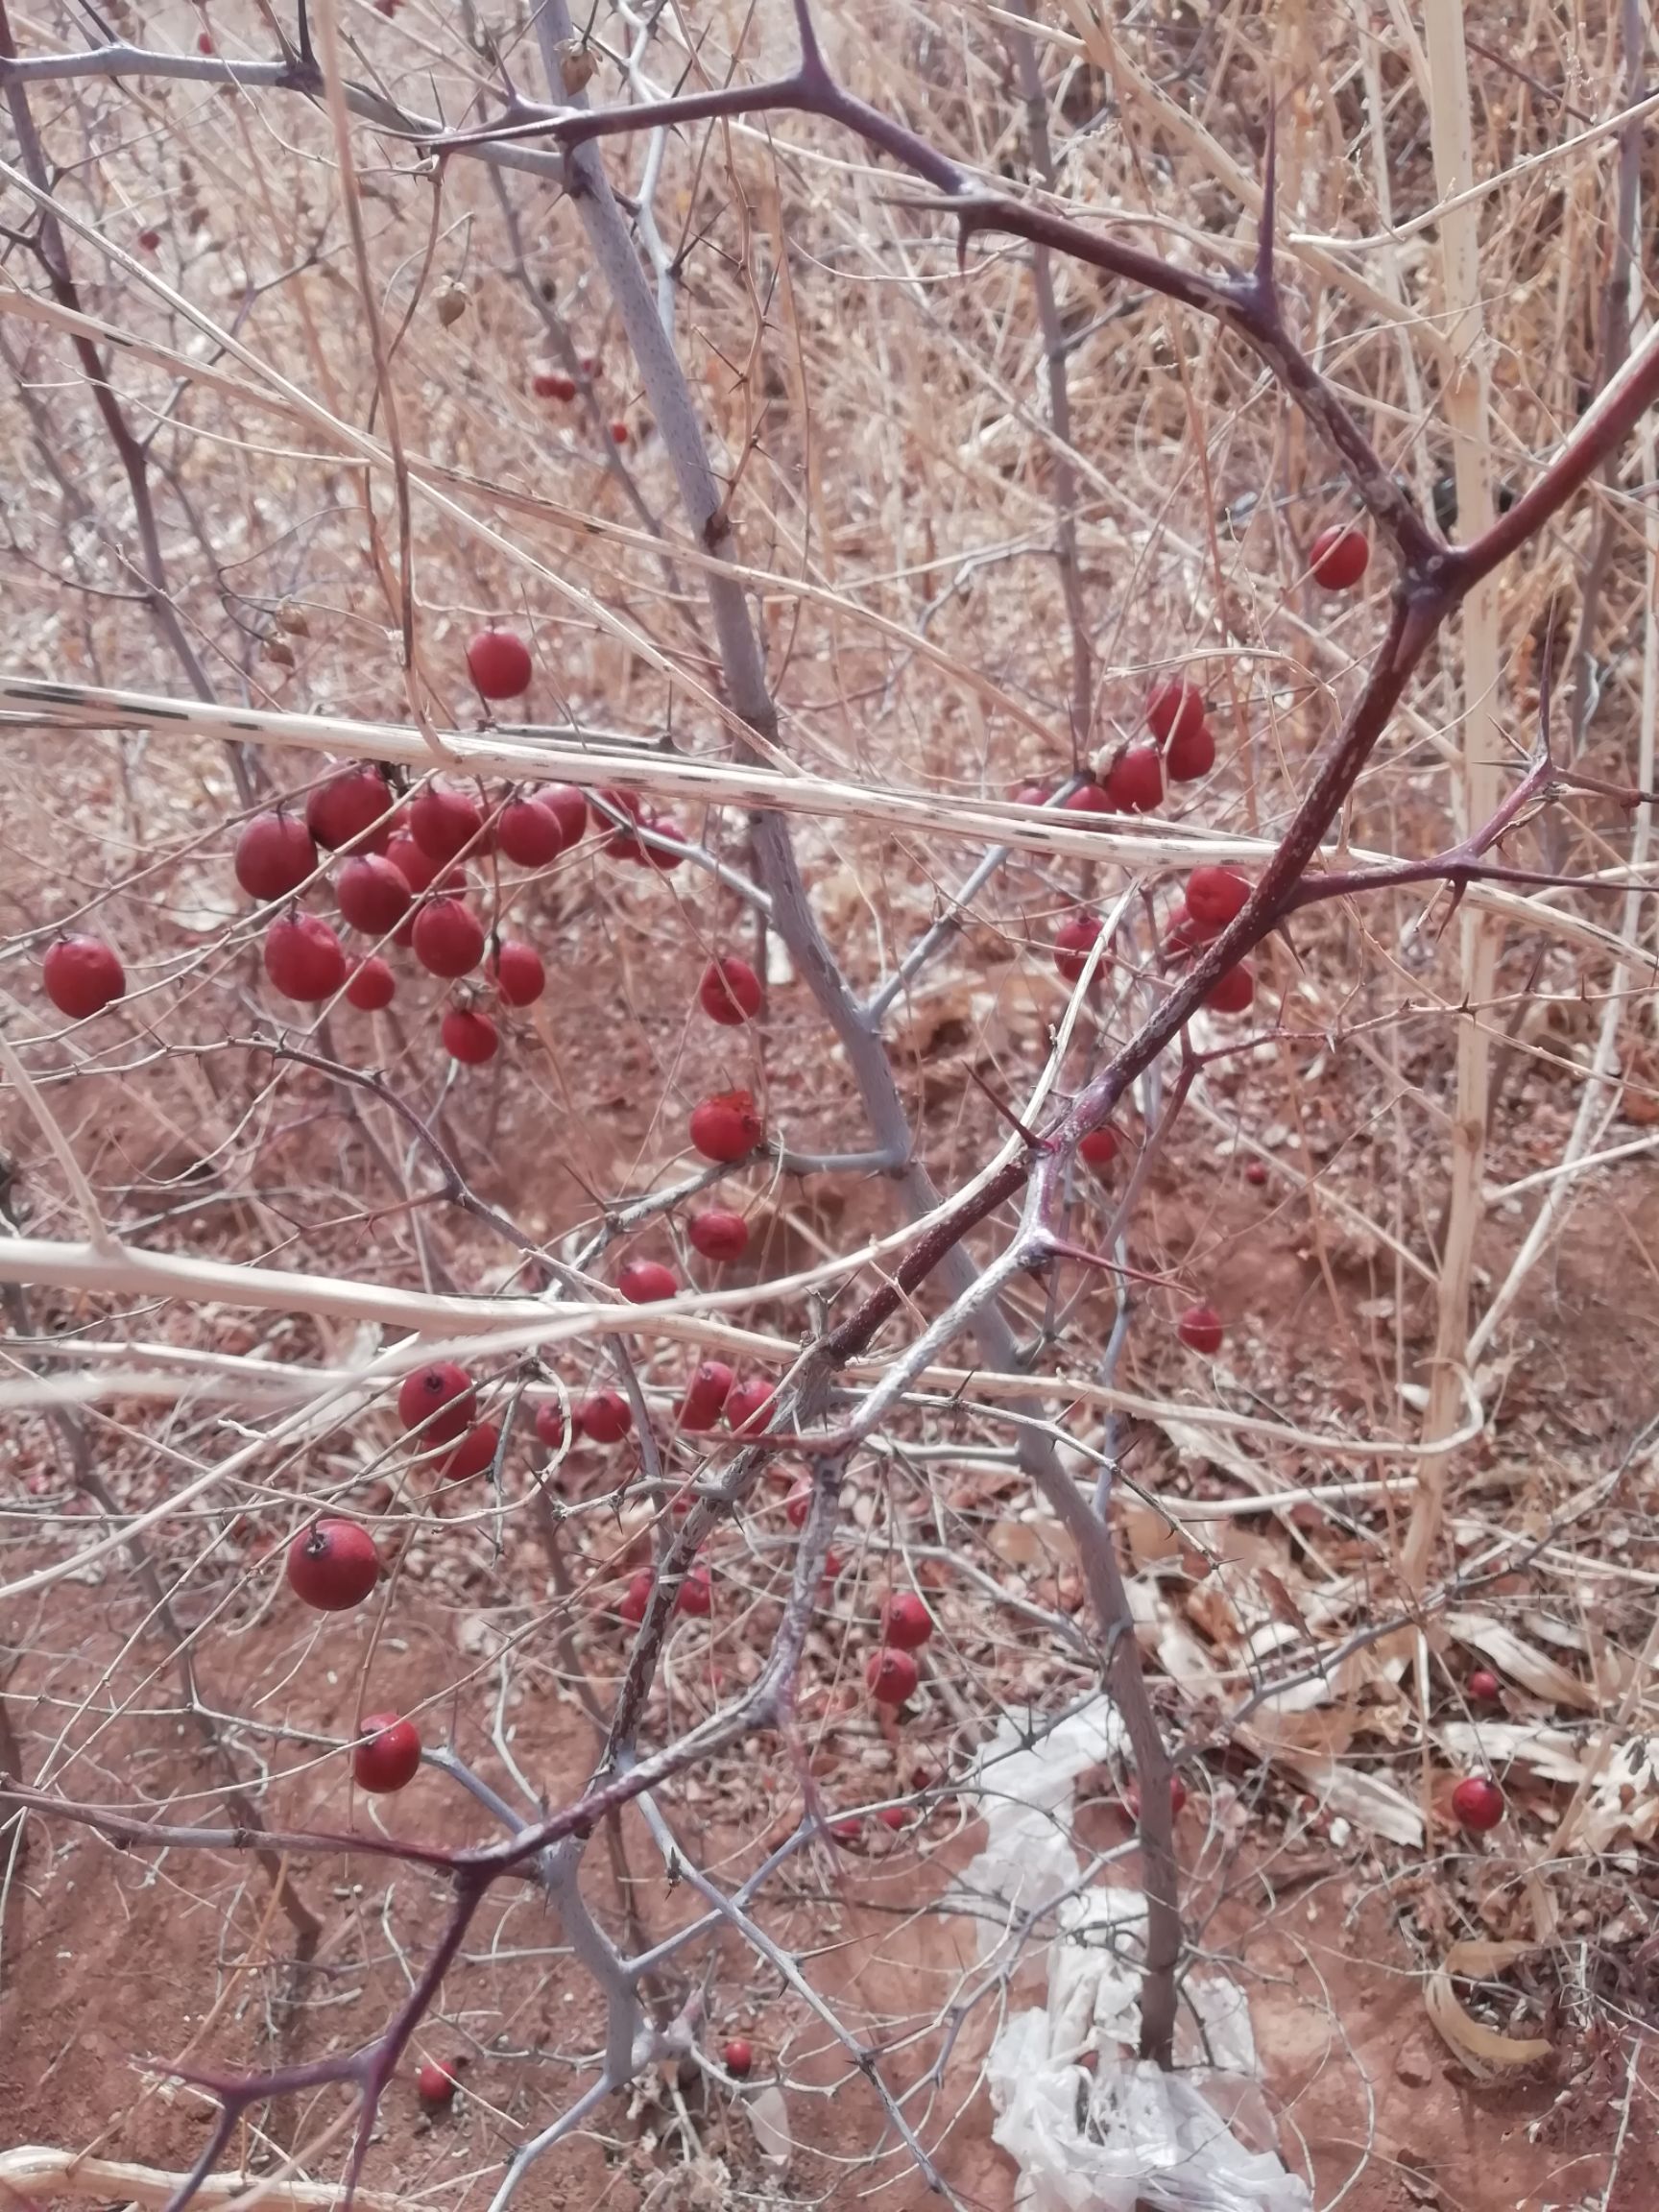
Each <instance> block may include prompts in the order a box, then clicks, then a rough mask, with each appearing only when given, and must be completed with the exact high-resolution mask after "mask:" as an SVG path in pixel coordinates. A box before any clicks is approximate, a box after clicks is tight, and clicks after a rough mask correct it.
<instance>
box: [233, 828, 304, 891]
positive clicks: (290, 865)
mask: <svg viewBox="0 0 1659 2212" xmlns="http://www.w3.org/2000/svg"><path fill="white" fill-rule="evenodd" d="M230 865H231V867H232V868H233V869H234V870H235V873H236V880H237V882H238V883H240V884H241V886H242V888H243V890H244V891H246V892H247V894H248V896H249V898H250V899H257V900H258V901H259V902H260V904H261V905H268V904H269V903H270V902H271V901H272V900H273V899H286V898H287V896H288V894H289V892H290V891H298V890H299V888H300V886H301V883H303V882H304V881H305V879H306V878H307V877H309V876H310V875H312V874H313V872H314V871H315V869H316V866H317V848H316V846H315V845H314V844H313V843H312V842H311V832H310V830H309V829H306V827H305V825H304V823H303V822H301V820H300V819H299V817H298V815H294V814H283V813H281V812H279V811H276V809H272V810H269V811H267V812H266V813H263V814H254V815H252V816H250V818H249V819H248V820H247V821H246V822H244V823H243V825H242V830H241V834H240V835H239V836H238V838H237V840H236V851H235V853H234V854H233V855H232V857H231V862H230Z"/></svg>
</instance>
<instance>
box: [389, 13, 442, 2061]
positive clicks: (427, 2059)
mask: <svg viewBox="0 0 1659 2212" xmlns="http://www.w3.org/2000/svg"><path fill="white" fill-rule="evenodd" d="M396 6H397V0H379V7H380V12H381V14H382V15H390V14H391V13H392V12H393V11H394V9H395V8H396ZM459 2064H460V2060H459V2059H455V2060H453V2061H452V2062H451V2063H450V2064H449V2065H447V2066H445V2065H441V2064H440V2063H439V2061H438V2060H437V2059H436V2058H425V2059H422V2061H421V2064H420V2065H419V2066H418V2067H417V2068H416V2070H415V2093H416V2095H417V2096H418V2097H419V2098H420V2100H421V2104H448V2103H449V2100H450V2099H451V2098H452V2097H453V2096H454V2094H455V2092H456V2090H457V2089H458V2088H459V2087H460V2086H461V2084H460V2083H459V2082H458V2081H457V2080H456V2079H455V2067H456V2066H458V2065H459Z"/></svg>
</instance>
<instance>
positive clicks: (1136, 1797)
mask: <svg viewBox="0 0 1659 2212" xmlns="http://www.w3.org/2000/svg"><path fill="white" fill-rule="evenodd" d="M1123 1802H1124V1803H1125V1804H1126V1805H1127V1806H1128V1808H1129V1814H1130V1817H1131V1818H1132V1819H1135V1820H1139V1819H1140V1817H1141V1786H1140V1784H1139V1783H1138V1782H1126V1783H1125V1784H1124V1786H1123ZM1186 1803H1187V1785H1186V1783H1185V1782H1183V1781H1182V1779H1181V1777H1180V1775H1179V1774H1171V1775H1170V1777H1169V1815H1170V1818H1171V1819H1179V1818H1180V1816H1181V1813H1182V1809H1183V1808H1184V1807H1185V1805H1186Z"/></svg>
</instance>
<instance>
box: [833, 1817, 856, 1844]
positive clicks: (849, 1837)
mask: <svg viewBox="0 0 1659 2212" xmlns="http://www.w3.org/2000/svg"><path fill="white" fill-rule="evenodd" d="M862 1829H863V1823H862V1821H859V1820H831V1821H830V1823H829V1833H830V1835H831V1836H832V1837H833V1838H834V1839H835V1841H836V1842H837V1843H856V1842H857V1840H858V1838H859V1835H860V1834H861V1833H862Z"/></svg>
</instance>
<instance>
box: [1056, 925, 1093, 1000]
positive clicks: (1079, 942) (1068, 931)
mask: <svg viewBox="0 0 1659 2212" xmlns="http://www.w3.org/2000/svg"><path fill="white" fill-rule="evenodd" d="M1099 935H1100V923H1099V919H1098V917H1097V916H1095V915H1094V914H1073V915H1070V917H1069V918H1068V919H1067V920H1066V921H1064V922H1062V923H1061V925H1060V926H1059V928H1058V929H1056V930H1055V932H1054V966H1055V968H1056V970H1057V971H1058V973H1059V974H1061V975H1062V976H1063V977H1064V978H1065V980H1066V981H1067V982H1068V983H1075V982H1076V981H1077V979H1078V977H1079V976H1080V975H1081V974H1082V973H1083V971H1084V969H1085V968H1086V967H1087V966H1088V964H1089V955H1090V953H1091V952H1092V951H1093V950H1094V944H1095V941H1096V939H1097V938H1098V937H1099Z"/></svg>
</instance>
